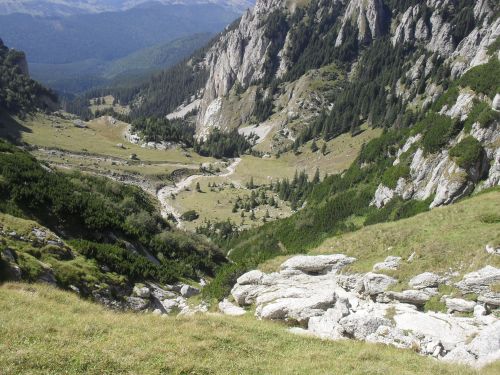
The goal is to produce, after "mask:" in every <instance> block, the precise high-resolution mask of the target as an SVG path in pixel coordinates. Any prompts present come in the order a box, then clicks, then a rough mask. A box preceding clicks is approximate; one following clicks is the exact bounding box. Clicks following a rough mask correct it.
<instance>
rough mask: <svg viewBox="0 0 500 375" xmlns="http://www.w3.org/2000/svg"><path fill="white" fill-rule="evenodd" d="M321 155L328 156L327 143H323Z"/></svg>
mask: <svg viewBox="0 0 500 375" xmlns="http://www.w3.org/2000/svg"><path fill="white" fill-rule="evenodd" d="M321 153H322V154H323V156H324V155H326V142H323V146H321Z"/></svg>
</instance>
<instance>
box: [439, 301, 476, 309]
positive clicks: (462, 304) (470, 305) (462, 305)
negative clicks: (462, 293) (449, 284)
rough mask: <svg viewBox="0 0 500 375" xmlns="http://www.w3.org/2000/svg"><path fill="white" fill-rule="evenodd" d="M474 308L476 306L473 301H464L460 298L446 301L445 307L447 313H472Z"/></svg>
mask: <svg viewBox="0 0 500 375" xmlns="http://www.w3.org/2000/svg"><path fill="white" fill-rule="evenodd" d="M474 306H476V302H474V301H466V300H464V299H461V298H447V299H446V307H447V308H448V311H449V312H455V311H458V312H472V311H474Z"/></svg>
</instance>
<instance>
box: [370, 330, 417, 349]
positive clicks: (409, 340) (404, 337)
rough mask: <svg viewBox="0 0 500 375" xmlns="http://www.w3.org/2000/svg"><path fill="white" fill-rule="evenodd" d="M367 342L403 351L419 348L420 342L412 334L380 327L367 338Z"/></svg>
mask: <svg viewBox="0 0 500 375" xmlns="http://www.w3.org/2000/svg"><path fill="white" fill-rule="evenodd" d="M366 341H368V342H373V343H378V344H385V345H393V346H395V347H397V348H401V349H410V348H418V347H419V345H420V340H419V339H418V338H416V337H415V336H414V335H413V334H412V333H411V332H408V331H403V330H401V329H398V328H393V327H389V326H379V327H378V328H377V330H376V331H375V332H374V333H372V334H370V335H368V336H367V337H366Z"/></svg>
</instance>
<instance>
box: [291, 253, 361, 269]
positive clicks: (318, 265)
mask: <svg viewBox="0 0 500 375" xmlns="http://www.w3.org/2000/svg"><path fill="white" fill-rule="evenodd" d="M355 260H356V259H355V258H351V257H347V256H345V255H343V254H334V255H316V256H312V255H299V256H295V257H293V258H290V259H288V260H287V261H286V262H285V263H283V264H282V265H281V269H282V270H298V271H302V272H304V273H313V274H322V273H323V274H324V273H327V272H330V271H332V270H339V269H342V268H343V267H345V266H347V265H349V264H351V263H352V262H354V261H355Z"/></svg>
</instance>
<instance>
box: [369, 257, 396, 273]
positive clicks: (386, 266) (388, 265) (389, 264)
mask: <svg viewBox="0 0 500 375" xmlns="http://www.w3.org/2000/svg"><path fill="white" fill-rule="evenodd" d="M400 263H401V257H395V256H388V257H387V258H385V260H384V261H383V262H381V263H376V264H375V265H374V266H373V271H380V270H397V269H398V267H399V264H400Z"/></svg>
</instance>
